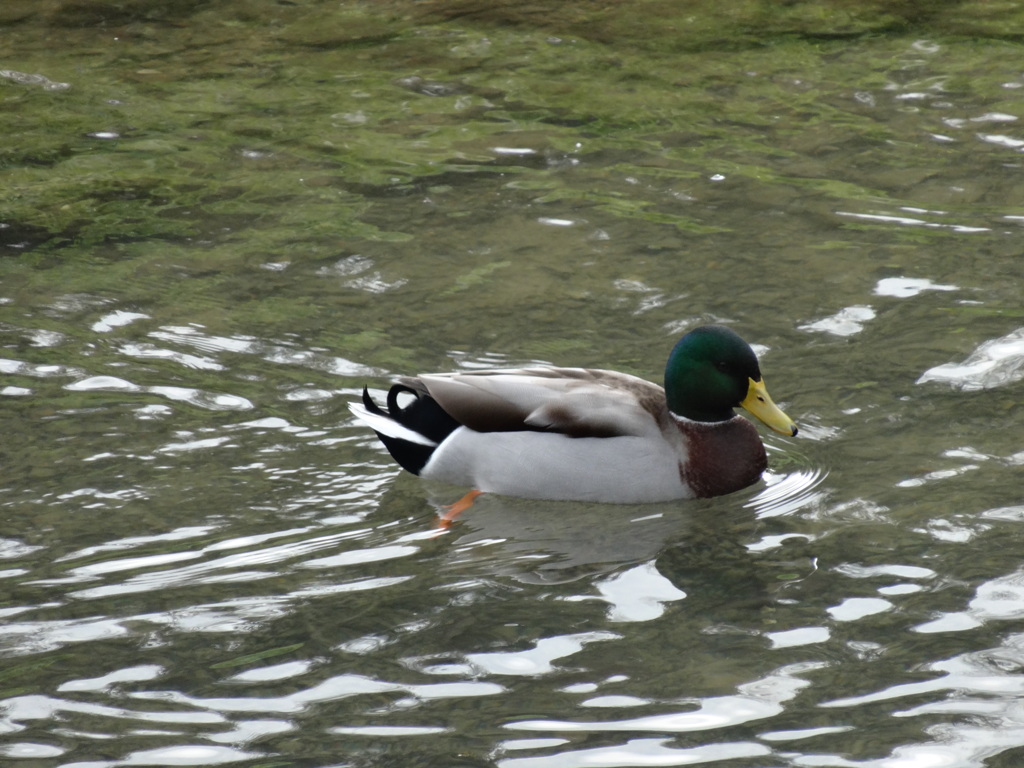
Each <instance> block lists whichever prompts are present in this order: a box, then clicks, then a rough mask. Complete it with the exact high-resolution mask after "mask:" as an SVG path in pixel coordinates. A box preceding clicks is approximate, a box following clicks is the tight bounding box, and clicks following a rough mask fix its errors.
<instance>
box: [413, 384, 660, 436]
mask: <svg viewBox="0 0 1024 768" xmlns="http://www.w3.org/2000/svg"><path fill="white" fill-rule="evenodd" d="M399 382H400V384H401V385H404V386H406V387H408V388H409V389H411V390H415V391H417V392H419V393H421V394H426V395H429V396H430V397H431V398H433V399H434V400H435V401H436V402H437V404H438V405H439V406H441V408H442V409H443V410H444V411H445V413H447V414H449V415H450V416H451V417H452V418H453V419H454V420H455V421H457V422H458V423H459V424H462V425H464V426H466V427H469V428H470V429H472V430H474V431H476V432H518V431H524V430H526V431H543V432H558V433H562V434H565V435H569V436H571V437H622V436H627V435H630V436H649V435H652V434H654V433H656V432H657V431H660V429H661V428H662V425H663V424H664V423H665V422H666V419H667V417H668V411H667V409H666V406H665V393H664V390H663V389H662V388H661V387H659V386H658V385H657V384H652V383H651V382H649V381H645V380H644V379H640V378H637V377H636V376H630V375H628V374H624V373H617V372H615V371H602V370H590V369H586V368H518V369H495V370H488V371H470V372H463V373H439V374H424V375H421V376H416V377H405V378H401V379H399Z"/></svg>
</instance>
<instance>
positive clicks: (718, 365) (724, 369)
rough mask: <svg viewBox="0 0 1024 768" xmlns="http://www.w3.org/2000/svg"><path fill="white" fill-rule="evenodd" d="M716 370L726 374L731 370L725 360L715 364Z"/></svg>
mask: <svg viewBox="0 0 1024 768" xmlns="http://www.w3.org/2000/svg"><path fill="white" fill-rule="evenodd" d="M715 368H717V369H718V370H720V371H721V372H722V373H726V372H727V371H728V370H729V364H728V363H727V362H725V360H719V361H718V362H717V363H715Z"/></svg>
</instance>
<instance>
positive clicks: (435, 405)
mask: <svg viewBox="0 0 1024 768" xmlns="http://www.w3.org/2000/svg"><path fill="white" fill-rule="evenodd" d="M400 400H401V401H402V402H400ZM738 405H739V406H743V408H745V409H746V410H747V411H749V412H750V413H752V414H753V415H754V416H756V417H757V418H758V419H760V420H761V421H763V422H764V423H765V424H766V425H768V426H769V427H771V428H772V429H774V430H775V431H776V432H780V433H782V434H784V435H791V436H792V435H795V434H796V433H797V428H796V425H795V424H794V423H793V421H792V420H791V419H790V418H789V417H788V416H787V415H786V414H785V413H783V412H782V411H781V410H780V409H779V408H778V406H776V405H775V404H774V403H773V402H772V400H771V398H770V397H769V396H768V392H767V390H766V389H765V386H764V381H763V380H762V378H761V369H760V366H759V365H758V362H757V356H756V355H755V354H754V351H753V350H752V349H751V348H750V345H749V344H747V343H746V342H745V341H744V340H743V339H742V338H740V337H739V336H738V335H737V334H736V333H735V332H733V331H732V330H730V329H728V328H725V327H723V326H720V325H706V326H702V327H699V328H696V329H694V330H692V331H690V332H689V333H687V334H686V335H685V336H683V337H682V338H681V339H680V340H679V341H678V343H676V345H675V347H674V348H673V350H672V353H671V355H669V358H668V363H667V365H666V367H665V387H664V389H662V388H661V387H659V386H658V385H657V384H652V383H651V382H649V381H645V380H644V379H641V378H638V377H636V376H631V375H629V374H625V373H617V372H615V371H604V370H591V369H586V368H541V367H538V368H505V369H493V370H481V371H466V372H458V373H427V374H421V375H419V376H403V377H400V378H398V379H397V383H396V384H394V385H393V386H392V387H391V389H390V391H389V392H388V395H387V404H386V409H385V408H381V407H380V406H379V405H377V403H375V402H374V401H373V399H372V398H371V397H370V394H369V391H368V390H367V389H365V388H364V389H363V401H362V403H361V404H360V403H350V405H349V407H350V408H351V410H352V412H353V413H354V414H355V415H356V416H357V417H359V419H361V420H362V421H363V422H365V423H366V424H367V425H368V426H369V427H370V428H372V429H373V430H374V431H375V432H376V433H377V436H378V437H379V438H380V439H381V441H382V442H383V443H384V446H385V447H386V448H387V449H388V451H389V452H390V453H391V455H392V456H393V457H394V459H395V461H397V462H398V463H399V464H400V465H401V466H403V467H404V468H405V469H407V470H409V471H410V472H412V473H413V474H416V475H419V476H420V477H423V478H430V479H436V480H443V481H446V482H449V483H453V484H456V485H462V486H469V487H471V488H473V489H474V491H476V492H477V493H480V492H491V493H496V494H502V495H506V496H518V497H523V498H534V499H552V500H554V499H562V500H577V501H594V502H608V503H644V502H656V501H668V500H672V499H687V498H695V497H709V496H719V495H722V494H726V493H731V492H733V491H737V490H739V489H741V488H745V487H747V486H748V485H751V484H752V483H754V482H756V481H757V480H758V478H760V477H761V473H762V472H764V470H765V468H766V467H767V459H766V457H765V451H764V445H762V443H761V438H760V437H759V435H758V433H757V429H756V428H755V427H754V425H753V424H751V423H750V422H749V421H747V420H746V419H744V418H743V417H742V416H739V415H737V414H736V413H735V412H734V411H733V409H734V408H735V407H736V406H738Z"/></svg>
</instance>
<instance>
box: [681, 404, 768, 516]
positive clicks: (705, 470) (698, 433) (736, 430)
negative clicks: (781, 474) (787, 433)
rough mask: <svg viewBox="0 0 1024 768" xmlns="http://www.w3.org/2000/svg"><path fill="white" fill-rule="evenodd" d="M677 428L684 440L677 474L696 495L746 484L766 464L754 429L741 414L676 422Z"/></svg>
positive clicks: (708, 494)
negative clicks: (710, 420) (720, 419)
mask: <svg viewBox="0 0 1024 768" xmlns="http://www.w3.org/2000/svg"><path fill="white" fill-rule="evenodd" d="M679 430H680V431H681V432H682V433H683V436H684V438H685V439H686V443H687V461H686V464H685V466H680V468H679V471H680V475H681V476H682V479H683V482H684V483H686V485H688V486H689V487H690V488H691V489H692V490H693V492H694V494H695V495H696V496H697V497H698V498H708V497H710V496H721V495H723V494H726V493H732V492H733V491H738V490H740V489H741V488H746V487H747V486H748V485H752V484H753V483H756V482H757V480H758V479H759V478H760V477H761V473H762V472H764V470H765V469H766V468H767V466H768V459H767V457H766V456H765V452H764V445H763V444H762V443H761V437H760V436H759V435H758V434H757V429H756V428H755V427H754V425H753V424H751V423H750V422H749V421H747V420H746V419H744V418H743V417H742V416H737V417H736V418H734V419H730V420H729V421H725V422H721V423H717V424H705V423H701V422H679Z"/></svg>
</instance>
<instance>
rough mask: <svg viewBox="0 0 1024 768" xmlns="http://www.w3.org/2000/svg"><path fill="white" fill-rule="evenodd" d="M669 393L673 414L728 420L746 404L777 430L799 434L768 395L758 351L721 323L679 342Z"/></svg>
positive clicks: (667, 372) (668, 372)
mask: <svg viewBox="0 0 1024 768" xmlns="http://www.w3.org/2000/svg"><path fill="white" fill-rule="evenodd" d="M665 395H666V398H667V400H668V407H669V410H670V411H672V413H674V414H676V415H677V416H682V417H684V418H687V419H692V420H693V421H712V422H713V421H727V420H728V419H731V418H732V417H733V416H735V415H736V414H735V413H733V408H735V407H736V406H737V405H741V406H743V407H744V408H745V409H746V410H748V411H750V413H752V414H753V415H754V416H756V417H757V418H758V419H760V420H761V421H763V422H764V423H765V424H767V425H768V426H769V427H771V428H772V429H774V430H775V431H776V432H781V433H782V434H784V435H795V434H796V425H795V424H794V423H793V420H792V419H790V418H789V416H787V415H786V414H785V413H783V412H782V411H781V410H780V409H779V407H778V406H777V405H775V403H773V402H772V399H771V398H770V397H769V396H768V390H766V389H765V387H764V381H763V380H762V379H761V367H760V366H759V365H758V364H757V355H755V354H754V350H752V349H751V348H750V345H749V344H747V342H745V341H744V340H743V339H741V338H740V337H739V336H738V335H737V334H736V333H735V332H733V331H731V330H729V329H728V328H726V327H724V326H721V325H704V326H701V327H700V328H695V329H694V330H692V331H690V332H689V333H688V334H686V335H685V336H683V338H681V339H680V340H679V341H678V343H677V344H676V346H675V348H674V349H673V350H672V354H671V355H669V358H668V365H666V366H665Z"/></svg>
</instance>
